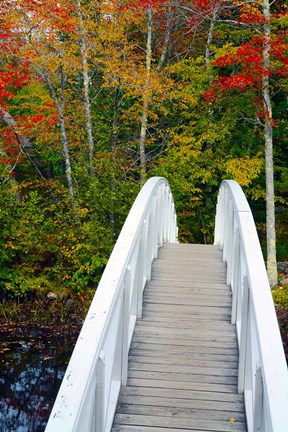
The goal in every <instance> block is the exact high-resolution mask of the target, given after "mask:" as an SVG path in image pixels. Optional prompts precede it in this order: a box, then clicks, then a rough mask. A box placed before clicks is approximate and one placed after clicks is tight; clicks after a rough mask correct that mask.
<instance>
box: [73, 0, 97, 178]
mask: <svg viewBox="0 0 288 432" xmlns="http://www.w3.org/2000/svg"><path fill="white" fill-rule="evenodd" d="M77 13H78V19H79V30H80V47H81V58H82V74H83V93H84V109H85V117H86V133H87V141H88V148H89V174H90V175H91V176H94V162H93V159H94V140H93V127H92V116H91V103H90V97H89V84H90V78H89V67H88V53H87V46H86V41H85V30H84V25H83V17H82V11H81V0H78V2H77Z"/></svg>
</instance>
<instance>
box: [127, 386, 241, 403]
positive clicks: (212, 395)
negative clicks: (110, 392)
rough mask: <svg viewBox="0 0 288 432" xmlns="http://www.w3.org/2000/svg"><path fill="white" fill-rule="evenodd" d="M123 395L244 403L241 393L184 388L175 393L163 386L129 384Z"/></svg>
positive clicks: (176, 390)
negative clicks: (135, 385) (143, 386)
mask: <svg viewBox="0 0 288 432" xmlns="http://www.w3.org/2000/svg"><path fill="white" fill-rule="evenodd" d="M121 394H122V395H130V396H141V397H142V396H147V397H150V396H151V397H152V396H153V397H158V398H171V399H188V400H197V401H200V400H205V401H218V402H227V404H229V403H230V402H237V403H242V402H243V397H242V395H239V394H232V393H221V392H210V391H208V392H205V391H199V392H197V391H193V390H183V389H180V390H178V389H174V391H173V394H172V393H171V392H170V391H169V389H165V388H164V389H163V388H153V387H149V388H147V387H145V388H139V387H133V386H127V387H123V389H122V391H121Z"/></svg>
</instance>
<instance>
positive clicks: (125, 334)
mask: <svg viewBox="0 0 288 432" xmlns="http://www.w3.org/2000/svg"><path fill="white" fill-rule="evenodd" d="M130 297H131V267H130V266H128V267H127V270H126V272H125V276H124V290H123V318H122V319H123V329H122V359H121V382H122V385H124V386H125V385H126V384H127V373H128V350H129V317H130Z"/></svg>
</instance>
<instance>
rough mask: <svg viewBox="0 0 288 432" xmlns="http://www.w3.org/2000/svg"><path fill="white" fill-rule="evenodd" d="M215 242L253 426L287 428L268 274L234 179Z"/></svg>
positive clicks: (286, 381)
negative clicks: (227, 287) (224, 266)
mask: <svg viewBox="0 0 288 432" xmlns="http://www.w3.org/2000/svg"><path fill="white" fill-rule="evenodd" d="M215 244H218V245H220V247H221V249H223V260H224V261H226V262H227V283H228V284H230V285H231V290H232V305H233V306H232V322H233V323H236V327H237V336H238V346H239V377H238V391H239V393H243V392H244V398H245V409H246V416H247V426H248V431H249V432H256V431H258V432H287V431H288V374H287V366H286V361H285V355H284V351H283V345H282V342H281V336H280V333H279V327H278V323H277V318H276V314H275V308H274V304H273V300H272V296H271V290H270V286H269V282H268V278H267V273H266V268H265V264H264V260H263V256H262V252H261V248H260V244H259V240H258V236H257V232H256V227H255V223H254V220H253V216H252V213H251V210H250V207H249V204H248V202H247V200H246V198H245V196H244V194H243V192H242V189H241V188H240V186H239V185H238V184H237V183H236V182H235V181H233V180H228V181H224V182H223V183H222V185H221V188H220V192H219V196H218V204H217V215H216V228H215Z"/></svg>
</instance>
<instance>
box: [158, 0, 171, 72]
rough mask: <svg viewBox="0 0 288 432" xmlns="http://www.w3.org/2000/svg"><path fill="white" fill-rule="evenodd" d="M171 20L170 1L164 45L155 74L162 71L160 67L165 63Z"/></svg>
mask: <svg viewBox="0 0 288 432" xmlns="http://www.w3.org/2000/svg"><path fill="white" fill-rule="evenodd" d="M172 18H173V11H172V2H171V0H170V1H169V5H168V16H167V24H166V33H165V39H164V44H163V48H162V53H161V56H160V59H159V62H158V65H157V72H158V71H160V70H161V69H162V67H163V66H164V64H165V61H166V57H167V53H168V48H169V42H170V38H171V31H172Z"/></svg>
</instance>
